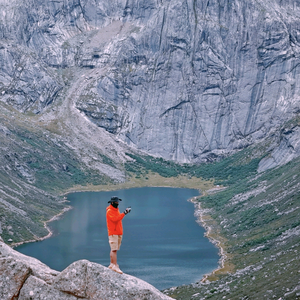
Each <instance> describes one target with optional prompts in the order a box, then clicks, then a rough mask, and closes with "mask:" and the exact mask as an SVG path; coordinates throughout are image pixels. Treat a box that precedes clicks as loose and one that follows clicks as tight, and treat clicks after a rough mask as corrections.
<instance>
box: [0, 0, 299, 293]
mask: <svg viewBox="0 0 300 300" xmlns="http://www.w3.org/2000/svg"><path fill="white" fill-rule="evenodd" d="M0 9H1V13H0V65H1V67H0V140H1V143H0V154H1V155H0V235H1V236H2V238H3V239H4V241H5V242H7V243H8V242H13V243H19V242H24V241H28V240H37V239H40V238H43V237H45V236H47V234H48V233H49V232H48V229H47V225H46V222H47V221H48V220H49V219H51V218H52V217H53V216H54V215H57V214H59V213H60V212H62V211H65V210H67V209H69V207H68V203H66V202H65V200H64V197H63V194H64V193H66V192H68V191H70V189H73V190H76V189H83V188H85V189H87V190H89V189H93V188H95V187H97V188H98V189H99V188H102V189H103V188H108V187H109V188H118V187H119V186H120V184H125V185H126V184H128V182H129V181H130V180H140V179H141V180H144V184H151V182H150V179H151V176H153V174H159V175H161V176H162V177H160V178H163V177H176V176H178V175H181V176H185V177H186V178H188V180H190V181H192V180H193V179H194V178H200V177H201V178H203V179H204V180H206V181H207V182H208V183H207V186H211V185H212V183H214V184H218V185H221V186H222V187H224V188H226V189H225V190H224V191H222V192H219V193H217V194H216V195H215V196H211V195H210V196H205V197H203V198H202V199H200V200H199V201H201V203H202V204H201V205H203V207H206V208H207V209H210V210H211V216H212V218H213V219H214V220H215V222H216V224H219V225H220V224H224V222H225V223H226V222H228V224H227V223H226V224H227V226H228V227H227V228H228V231H226V230H225V231H224V230H222V229H221V228H219V227H218V226H217V225H216V224H215V226H216V228H217V230H219V232H220V235H222V236H223V237H226V239H227V240H228V241H229V242H228V243H225V244H226V245H225V246H224V247H225V248H226V249H227V251H231V252H230V253H231V254H232V257H233V259H232V262H233V260H234V259H236V260H237V262H236V263H235V265H236V266H235V273H234V275H233V277H227V275H226V276H225V277H224V278H223V277H222V278H223V279H222V278H221V279H220V278H219V281H218V283H216V286H215V287H214V288H211V289H215V290H216V291H218V292H219V291H221V290H222V288H221V285H222V284H225V283H226V280H231V282H234V283H235V284H236V285H237V286H238V287H239V288H242V287H243V288H244V289H246V290H247V286H248V285H247V284H245V286H244V285H243V284H242V283H241V282H242V280H240V279H237V278H240V277H234V276H240V273H238V272H236V269H237V268H241V269H243V268H244V269H245V268H247V267H249V266H250V265H255V263H256V259H258V258H259V257H261V256H262V255H263V254H262V253H261V251H267V250H266V249H269V248H271V252H270V255H276V253H278V252H276V249H277V248H276V247H275V246H274V248H272V247H271V246H272V245H271V244H272V243H271V242H272V241H273V244H274V245H276V243H277V242H278V243H279V242H282V243H283V241H284V235H285V234H289V232H290V231H292V230H294V231H295V232H296V233H298V231H297V230H298V228H299V224H298V223H297V222H296V221H295V222H294V217H295V215H296V214H297V212H298V209H299V199H298V196H297V195H298V193H299V187H298V186H299V180H298V177H297V172H298V170H299V159H298V158H299V156H300V143H299V140H300V105H299V95H300V93H299V92H300V91H299V88H300V87H299V85H300V83H299V82H300V80H299V79H300V78H299V75H300V59H299V57H300V3H299V1H298V0H273V1H269V0H247V1H246V0H218V1H215V0H186V1H177V0H173V1H170V0H147V1H145V0H140V1H135V0H112V1H101V0H72V1H71V0H55V1H49V0H46V1H45V0H23V1H17V0H10V1H8V0H1V1H0ZM270 174H271V175H270ZM155 176H156V175H155ZM268 176H270V177H268ZM276 176H277V177H278V178H283V182H284V183H285V186H281V183H280V182H278V181H275V179H274V178H276ZM178 178H182V177H177V180H178ZM271 179H272V180H273V179H274V181H272V180H271ZM179 180H180V179H179ZM266 183H268V184H266ZM252 184H253V185H252ZM128 186H130V185H129V184H128ZM204 186H205V185H204ZM258 186H260V187H265V190H266V191H267V192H266V199H269V201H272V200H271V199H270V198H269V197H271V196H272V195H273V196H274V199H277V200H278V203H279V202H280V203H281V205H279V207H275V206H274V205H273V206H272V205H271V204H270V205H271V206H269V205H263V207H267V208H268V209H265V210H264V209H261V210H258V211H256V210H255V208H257V207H258V206H259V205H260V204H261V202H260V201H262V200H261V198H260V197H262V196H261V195H263V194H262V192H261V190H260V192H259V193H258V190H257V188H258ZM271 186H272V189H271ZM288 187H289V188H288ZM291 191H292V193H290V192H291ZM203 193H204V194H205V193H206V191H205V188H204V189H203ZM281 194H282V195H284V197H283V196H282V197H281V196H280V195H281ZM245 195H250V196H249V197H250V199H251V203H249V207H246V206H245V207H243V206H242V205H244V204H241V203H242V202H240V201H238V200H237V199H238V198H239V197H242V198H243V199H244V197H246V198H247V197H248V196H245ZM259 195H260V196H259ZM214 197H216V198H214ZM257 197H258V198H257ZM247 199H248V198H247ZM210 202H211V203H210ZM212 203H214V204H212ZM247 203H248V202H247ZM272 203H273V202H272ZM290 203H292V204H290ZM245 205H246V204H245ZM289 205H290V206H291V208H290V210H291V211H290V212H289V209H288V207H289ZM276 209H277V210H278V211H276ZM280 210H282V211H280ZM287 212H288V213H287ZM248 213H250V216H251V217H252V218H254V217H253V215H255V214H259V215H260V217H261V219H262V220H263V221H261V223H260V224H261V226H262V227H263V228H265V229H268V230H266V231H265V232H264V234H266V235H267V236H269V235H270V239H269V240H268V241H266V240H263V239H261V240H259V238H262V237H261V235H262V232H260V233H257V232H256V231H255V230H252V229H253V228H252V227H251V226H250V225H249V224H248V223H247V222H248V221H247V216H248V215H247V214H248ZM272 214H274V218H272V217H270V216H271V215H272ZM275 215H276V217H275ZM229 216H230V218H229ZM279 216H281V217H279ZM284 216H292V217H291V218H290V219H285V218H284ZM227 217H228V218H227ZM280 220H281V221H280ZM273 221H274V222H275V223H273ZM239 222H240V223H239ZM256 222H258V223H259V221H258V220H256ZM241 224H244V226H242V225H241ZM268 224H269V225H270V224H271V225H270V226H269V225H268ZM235 226H238V227H239V228H240V231H238V232H235V230H234V228H235ZM249 226H250V227H249ZM249 228H250V229H251V230H250V229H249ZM289 230H290V231H289ZM273 231H274V232H275V231H276V232H279V233H280V235H281V236H279V235H276V234H273V233H274V232H273ZM294 231H293V232H294ZM254 232H256V233H257V234H258V236H259V238H258V237H256V238H257V239H258V240H259V241H261V243H262V244H259V245H258V246H257V247H256V248H254V247H252V248H247V247H250V244H247V243H248V242H249V243H250V242H251V241H249V240H248V236H249V238H250V237H251V234H252V233H254ZM272 234H273V235H272ZM233 235H236V236H237V238H238V239H240V240H239V245H244V244H245V245H247V246H245V247H244V248H243V247H241V248H239V247H236V248H235V247H234V246H233V245H231V241H232V236H233ZM292 236H293V239H292V241H291V244H290V245H291V247H293V248H292V249H294V250H295V251H298V250H297V249H298V247H299V239H297V236H298V235H297V234H296V235H292ZM295 236H296V238H295V239H294V237H295ZM253 239H255V237H253ZM276 239H278V240H276ZM276 241H277V242H276ZM266 242H267V243H266ZM261 246H264V247H263V248H259V247H261ZM241 249H242V250H241ZM245 249H246V250H247V251H250V250H251V253H252V252H253V253H254V254H255V255H256V256H255V259H254V261H255V263H253V261H251V260H249V261H247V265H246V266H244V265H242V264H240V261H241V260H242V258H241V257H242V256H241V255H240V254H241V253H246V250H245ZM253 249H254V250H255V249H258V250H255V251H254V250H253ZM263 249H265V250H263ZM252 250H253V251H252ZM294 250H293V251H294ZM282 251H287V249H285V248H284V249H283V250H282ZM288 253H290V252H288ZM293 253H294V256H292V255H290V256H289V255H288V256H282V257H283V258H282V263H283V262H284V261H285V262H286V263H287V261H288V260H289V259H295V257H296V256H297V254H296V252H293ZM251 255H252V254H251ZM252 263H253V264H252ZM258 264H259V259H258ZM271 264H272V262H270V265H271ZM275 265H276V264H275ZM275 265H274V267H272V268H271V269H270V270H271V272H273V271H274V270H277V267H278V266H277V267H276V266H275ZM256 267H258V268H259V270H260V269H261V270H263V271H262V272H265V270H266V269H265V268H260V267H261V264H260V265H256ZM249 268H250V267H249ZM247 270H248V269H247ZM292 272H295V270H293V271H292ZM244 273H245V274H246V273H247V272H246V271H245V272H244ZM244 273H243V274H244ZM247 274H248V273H247ZM278 274H279V273H278ZM265 275H267V274H264V273H260V274H259V276H257V275H256V278H260V279H261V278H263V276H265ZM294 275H295V274H294ZM228 276H229V275H228ZM243 278H244V279H245V278H246V277H243ZM249 278H250V277H249ZM249 278H248V277H247V278H246V279H245V280H246V281H245V282H248V279H249ZM265 278H266V277H265ZM222 280H223V281H222ZM249 280H250V279H249ZM251 280H252V279H251ZM274 281H277V282H279V281H280V277H278V278H277V279H276V280H275V279H274ZM261 282H262V287H261V288H260V291H264V287H263V284H264V283H266V281H265V279H263V280H262V281H261ZM218 284H220V286H219V287H218V286H217V285H218ZM282 284H283V283H282ZM225 285H226V284H225ZM298 285H299V284H298ZM298 285H297V283H295V282H294V281H293V283H292V284H291V285H290V287H289V289H292V290H293V291H294V292H293V293H294V294H293V293H292V294H289V291H285V293H283V292H276V293H275V294H274V296H276V295H281V296H282V297H283V299H285V298H284V297H286V298H288V297H294V296H295V297H299V296H297V293H298V290H297V286H298ZM211 286H212V285H208V286H207V287H208V289H210V287H211ZM256 286H257V285H256ZM280 287H281V288H282V285H280ZM187 290H188V291H187V292H186V291H183V290H179V291H178V294H177V295H175V294H176V292H174V293H173V292H172V293H173V295H174V297H175V296H176V297H181V295H183V296H182V297H191V296H192V295H194V294H197V293H198V294H199V295H200V296H199V297H202V296H203V294H204V293H206V292H207V291H205V289H203V286H201V287H200V288H198V287H196V289H194V287H193V288H191V287H188V288H187ZM239 291H241V289H236V294H235V295H236V296H235V298H236V299H238V298H239V294H241V293H240V292H239ZM185 292H186V294H185V296H184V293H185ZM262 293H263V292H262ZM213 294H214V293H211V294H207V297H208V296H209V297H216V299H218V298H217V297H219V296H220V294H218V293H215V294H214V295H213ZM285 294H288V295H287V296H284V295H285ZM186 295H188V296H186ZM251 295H254V294H253V293H252V294H251ZM224 296H225V295H224ZM246 296H247V295H245V297H246ZM260 296H264V297H266V296H265V294H263V295H261V294H260ZM281 296H280V297H281ZM195 297H196V296H195ZM268 297H269V296H268ZM270 297H271V296H270ZM278 298H279V297H278ZM178 299H179V298H178ZM232 299H233V298H232Z"/></svg>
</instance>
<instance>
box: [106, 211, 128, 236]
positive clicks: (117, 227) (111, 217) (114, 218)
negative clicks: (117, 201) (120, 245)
mask: <svg viewBox="0 0 300 300" xmlns="http://www.w3.org/2000/svg"><path fill="white" fill-rule="evenodd" d="M124 217H125V214H124V213H120V211H119V209H118V208H115V207H113V206H112V205H109V206H108V207H107V208H106V224H107V230H108V235H114V234H115V235H122V234H123V226H122V219H123V218H124Z"/></svg>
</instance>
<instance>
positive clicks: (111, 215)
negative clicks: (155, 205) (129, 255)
mask: <svg viewBox="0 0 300 300" xmlns="http://www.w3.org/2000/svg"><path fill="white" fill-rule="evenodd" d="M120 201H122V199H120V198H118V197H116V196H114V197H111V199H110V200H109V201H108V203H110V205H109V206H108V207H107V208H106V223H107V230H108V241H109V245H110V249H111V250H110V265H109V266H108V267H109V268H110V269H111V270H113V271H115V272H117V273H119V274H123V272H122V271H121V270H120V268H119V265H118V264H117V251H118V250H119V249H120V246H121V242H122V237H123V226H122V219H123V218H124V217H125V215H127V214H128V213H129V212H130V210H131V208H130V207H128V208H126V209H125V211H124V212H123V213H120V211H119V208H118V206H119V202H120Z"/></svg>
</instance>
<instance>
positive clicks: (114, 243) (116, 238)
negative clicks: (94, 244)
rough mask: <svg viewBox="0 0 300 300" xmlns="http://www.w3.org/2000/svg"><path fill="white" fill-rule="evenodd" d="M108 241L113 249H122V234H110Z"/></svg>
mask: <svg viewBox="0 0 300 300" xmlns="http://www.w3.org/2000/svg"><path fill="white" fill-rule="evenodd" d="M108 241H109V245H110V249H111V250H112V251H116V250H120V247H121V243H122V235H109V236H108Z"/></svg>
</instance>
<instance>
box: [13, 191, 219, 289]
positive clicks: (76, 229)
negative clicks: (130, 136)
mask: <svg viewBox="0 0 300 300" xmlns="http://www.w3.org/2000/svg"><path fill="white" fill-rule="evenodd" d="M198 195H199V192H198V190H193V189H182V188H160V187H157V188H152V187H151V188H150V187H149V188H133V189H125V190H118V191H113V192H78V193H72V194H69V195H68V196H67V198H68V200H69V201H70V205H72V207H73V209H72V210H70V211H68V212H67V213H66V214H65V215H64V216H63V218H61V219H59V220H57V221H53V222H51V223H50V224H49V226H50V228H51V230H52V231H53V233H54V235H53V236H52V237H51V238H49V239H46V240H44V241H41V242H37V243H29V244H24V245H21V246H19V247H17V249H16V250H18V251H19V252H21V253H24V254H26V255H29V256H33V257H36V258H37V259H39V260H41V261H42V262H43V263H45V264H47V265H48V266H49V267H50V268H52V269H55V270H58V271H62V270H63V269H64V268H66V267H67V266H68V265H70V264H71V263H72V262H74V261H76V260H79V259H87V260H89V261H92V262H96V263H99V264H102V265H104V266H108V265H109V263H110V258H109V252H110V247H109V244H108V236H107V228H106V218H105V214H106V207H107V206H108V205H109V204H108V203H107V201H109V200H110V198H111V197H112V196H118V197H119V198H121V199H123V201H121V202H120V205H119V209H120V212H123V211H124V209H125V208H126V207H127V206H131V208H132V211H131V212H130V213H129V214H128V215H126V216H125V217H124V219H123V229H124V235H123V242H122V245H121V249H120V251H118V264H119V265H120V269H121V270H122V271H123V272H124V273H127V274H130V275H133V276H136V277H138V278H140V279H143V280H145V281H147V282H148V283H150V284H152V285H154V286H155V287H156V288H158V289H160V290H162V289H165V288H169V287H172V286H178V285H183V284H189V283H193V282H196V281H199V280H201V278H202V276H203V275H204V274H207V273H209V272H211V271H212V270H214V269H216V268H217V267H218V260H219V255H218V248H217V247H215V246H214V245H213V244H212V243H210V242H209V240H208V239H207V238H205V237H204V229H203V228H202V227H201V226H200V225H198V223H197V222H196V218H195V216H194V204H193V203H191V202H188V201H187V200H188V199H190V198H192V197H194V196H198Z"/></svg>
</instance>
